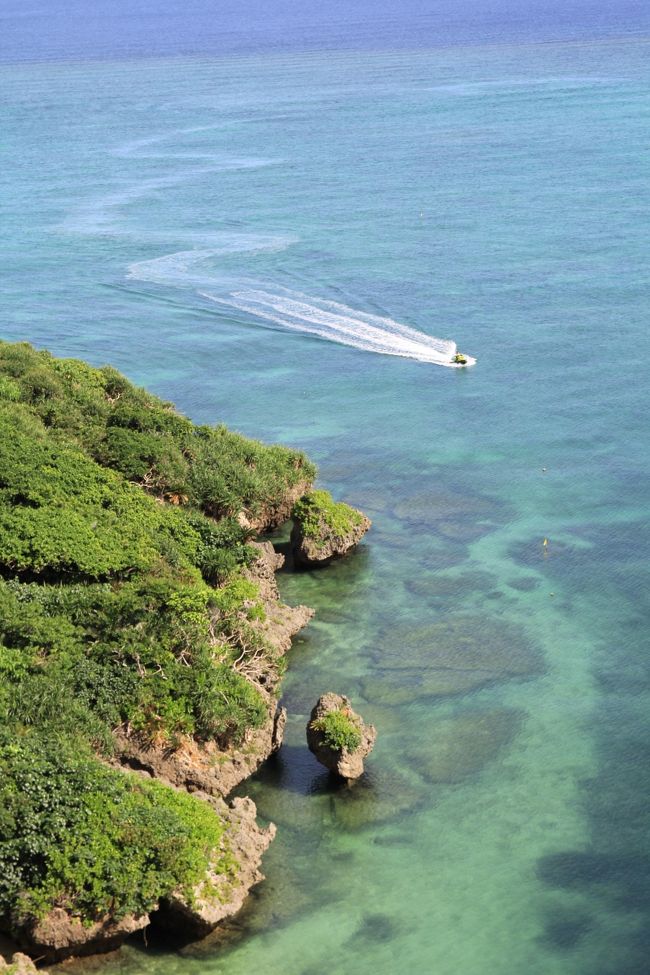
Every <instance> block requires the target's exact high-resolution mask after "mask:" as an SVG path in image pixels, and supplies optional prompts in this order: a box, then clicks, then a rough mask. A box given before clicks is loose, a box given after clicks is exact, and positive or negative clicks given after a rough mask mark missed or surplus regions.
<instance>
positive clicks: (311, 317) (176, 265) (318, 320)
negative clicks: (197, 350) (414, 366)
mask: <svg viewBox="0 0 650 975" xmlns="http://www.w3.org/2000/svg"><path fill="white" fill-rule="evenodd" d="M238 243H239V244H240V246H241V241H239V242H238ZM248 243H249V246H250V249H251V250H253V249H255V250H267V249H269V250H271V249H275V248H274V247H273V244H272V242H271V240H269V239H268V238H266V239H264V238H262V239H257V240H253V239H250V240H249V241H248ZM278 243H279V242H278ZM282 243H283V244H284V246H288V243H289V242H288V241H286V239H285V240H284V241H282ZM281 247H282V244H280V248H279V249H281ZM244 249H246V248H245V247H244ZM219 254H223V250H216V251H183V252H180V253H178V254H169V255H166V256H165V257H161V258H158V259H157V260H153V261H142V262H140V263H138V264H134V265H132V266H131V267H130V269H129V277H130V278H136V279H138V280H141V281H142V280H144V281H151V282H154V283H157V284H168V285H172V286H177V287H178V286H185V287H188V286H189V287H192V288H195V289H196V290H197V293H198V294H199V295H200V296H201V297H202V298H205V299H206V300H208V301H211V302H215V303H216V304H218V305H221V306H223V307H226V308H233V309H235V310H236V311H238V312H243V313H244V314H245V315H250V316H251V317H253V318H255V319H257V320H258V321H260V323H265V322H271V323H272V324H273V325H274V326H280V327H281V328H285V329H288V330H289V331H292V332H301V333H303V334H307V335H314V336H317V337H318V338H321V339H324V340H326V341H330V342H337V343H338V344H340V345H347V346H351V347H352V348H355V349H359V350H361V351H363V352H374V353H376V354H379V355H393V356H401V357H404V358H408V359H415V360H417V361H418V362H428V363H432V364H434V365H437V366H445V367H447V368H452V369H455V368H460V367H462V366H463V365H473V364H474V362H475V361H476V360H475V359H473V358H471V357H470V356H466V357H465V362H464V363H459V362H454V361H453V358H454V356H455V355H456V353H457V348H456V343H455V342H453V341H451V340H448V339H439V338H434V337H433V336H430V335H427V334H426V333H425V332H420V331H418V330H417V329H415V328H411V327H410V326H408V325H402V324H400V323H399V322H396V321H393V319H391V318H385V317H383V316H380V315H372V314H369V313H368V312H363V311H358V310H357V309H355V308H349V307H348V306H347V305H344V304H340V303H339V302H336V301H330V300H327V299H324V298H317V297H312V296H310V295H305V294H302V293H301V292H299V291H291V290H289V289H288V288H278V287H276V288H274V290H273V291H268V290H266V289H264V288H258V287H246V288H241V282H239V284H240V287H236V288H233V287H232V281H228V279H227V278H225V277H223V278H221V277H220V276H218V275H215V274H214V272H213V273H212V274H210V272H206V271H201V270H197V265H198V264H201V263H203V262H205V261H206V260H207V259H208V258H209V257H212V256H218V255H219ZM215 285H217V288H216V289H215V287H214V286H215ZM206 286H210V290H209V291H207V290H203V288H205V287H206ZM276 292H277V293H276Z"/></svg>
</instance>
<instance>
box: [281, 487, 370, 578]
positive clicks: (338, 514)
mask: <svg viewBox="0 0 650 975" xmlns="http://www.w3.org/2000/svg"><path fill="white" fill-rule="evenodd" d="M291 517H292V518H293V523H294V524H293V530H292V532H291V546H292V548H293V556H294V560H295V561H296V563H297V564H299V565H304V566H315V565H324V564H326V563H327V562H330V561H331V560H332V559H333V558H337V557H340V556H343V555H346V553H347V552H349V551H350V550H351V549H352V548H354V547H355V546H356V545H358V543H359V541H360V540H361V539H362V538H363V536H364V535H365V533H366V532H367V531H368V529H369V528H370V525H371V522H370V519H369V518H367V517H366V516H365V515H364V514H363V512H361V511H357V509H356V508H351V507H350V505H348V504H344V503H343V502H337V501H334V500H333V498H332V496H331V494H330V493H329V491H310V492H309V493H308V494H305V495H303V497H302V498H300V500H299V501H297V502H296V504H295V505H294V506H293V511H292V512H291Z"/></svg>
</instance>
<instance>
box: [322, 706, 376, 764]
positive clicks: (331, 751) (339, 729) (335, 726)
mask: <svg viewBox="0 0 650 975" xmlns="http://www.w3.org/2000/svg"><path fill="white" fill-rule="evenodd" d="M376 738H377V731H376V729H375V728H374V727H373V725H366V724H365V723H364V721H363V718H362V717H361V716H360V715H358V714H356V713H355V712H354V711H353V710H352V706H351V704H350V701H349V699H348V698H347V697H344V696H343V695H341V694H331V693H330V694H323V695H322V696H321V697H319V699H318V701H317V702H316V705H315V707H314V708H313V710H312V712H311V715H310V717H309V723H308V725H307V744H308V746H309V750H310V751H311V752H313V754H314V755H315V756H316V758H317V759H318V761H319V762H320V763H321V765H324V766H325V768H327V769H329V770H330V772H334V773H335V774H336V775H339V776H340V777H341V778H342V779H358V778H359V776H361V775H363V760H364V758H366V756H367V755H369V754H370V752H371V751H372V749H373V746H374V744H375V739H376Z"/></svg>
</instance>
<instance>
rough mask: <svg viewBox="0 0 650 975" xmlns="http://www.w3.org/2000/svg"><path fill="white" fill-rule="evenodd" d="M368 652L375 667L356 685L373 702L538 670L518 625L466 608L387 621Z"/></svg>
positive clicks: (457, 689) (535, 654)
mask: <svg viewBox="0 0 650 975" xmlns="http://www.w3.org/2000/svg"><path fill="white" fill-rule="evenodd" d="M374 656H375V662H376V665H377V670H376V671H375V672H374V673H373V674H372V676H370V677H367V678H365V679H364V680H363V681H362V683H361V690H362V693H363V696H364V697H365V698H366V699H367V700H368V701H372V702H373V703H377V704H390V705H396V704H405V703H407V702H409V701H413V700H416V699H417V698H422V697H438V696H447V695H454V694H462V693H464V692H466V691H471V690H476V689H478V688H480V687H484V686H486V685H488V684H493V683H495V682H499V681H505V680H512V679H519V680H522V679H526V678H529V677H533V676H535V675H536V674H540V673H542V672H543V661H542V657H541V654H540V653H539V650H538V648H537V647H536V646H534V645H533V644H532V643H531V641H530V640H529V639H528V637H527V635H526V634H525V632H524V631H523V629H522V628H521V627H518V626H516V625H514V624H511V623H506V622H505V621H504V620H502V619H499V618H496V617H485V616H472V615H469V614H463V615H462V616H461V615H459V616H452V617H449V618H447V619H444V620H441V621H439V622H437V623H431V624H428V625H423V626H415V627H414V626H409V625H397V626H391V627H388V628H386V629H385V630H384V631H383V633H382V636H381V640H380V642H379V645H378V648H377V650H376V652H375V655H374Z"/></svg>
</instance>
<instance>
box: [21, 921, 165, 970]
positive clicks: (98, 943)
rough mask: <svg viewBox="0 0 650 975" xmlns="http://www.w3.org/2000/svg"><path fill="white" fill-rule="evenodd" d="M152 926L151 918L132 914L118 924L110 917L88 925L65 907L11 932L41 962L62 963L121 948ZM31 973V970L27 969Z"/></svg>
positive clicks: (22, 946)
mask: <svg viewBox="0 0 650 975" xmlns="http://www.w3.org/2000/svg"><path fill="white" fill-rule="evenodd" d="M148 924H149V915H148V914H143V915H141V916H140V917H134V916H133V915H132V914H128V915H127V916H126V917H123V918H121V919H120V920H119V921H116V920H115V919H114V918H113V917H111V916H110V915H106V916H105V917H103V918H101V919H100V920H99V921H95V922H93V923H92V924H87V923H86V924H84V922H83V921H82V920H81V919H80V918H78V917H73V916H72V915H71V914H69V913H68V912H67V911H64V910H63V908H62V907H55V908H54V910H52V911H50V912H49V914H46V915H45V917H43V918H41V919H40V920H38V921H33V922H32V923H30V924H28V925H26V926H24V927H21V928H18V929H17V930H14V931H12V932H11V934H12V937H13V939H14V941H15V942H16V943H17V944H18V945H20V947H21V948H25V950H26V951H29V953H30V954H32V955H34V956H35V957H37V958H43V959H45V960H46V961H48V962H56V961H60V960H62V959H64V958H68V957H69V956H70V955H86V954H94V953H95V952H102V951H111V950H112V949H113V948H118V947H119V946H120V945H121V944H122V942H123V941H124V939H125V938H128V936H129V935H130V934H133V933H134V931H140V930H141V929H142V928H145V927H146V926H147V925H148ZM25 971H26V972H29V971H30V969H25Z"/></svg>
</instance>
